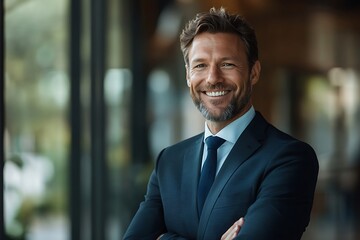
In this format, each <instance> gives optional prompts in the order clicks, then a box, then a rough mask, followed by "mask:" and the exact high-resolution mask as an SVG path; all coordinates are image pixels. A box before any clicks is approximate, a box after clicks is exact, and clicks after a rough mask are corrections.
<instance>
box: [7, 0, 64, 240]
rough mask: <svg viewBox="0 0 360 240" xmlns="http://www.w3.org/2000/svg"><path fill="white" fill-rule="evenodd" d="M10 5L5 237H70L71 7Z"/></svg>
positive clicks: (37, 0)
mask: <svg viewBox="0 0 360 240" xmlns="http://www.w3.org/2000/svg"><path fill="white" fill-rule="evenodd" d="M5 3H6V4H5V36H6V37H5V43H6V44H5V45H6V53H5V75H6V82H5V114H6V126H5V132H6V148H5V156H6V162H5V171H4V181H5V191H4V198H5V227H6V234H7V235H8V239H36V240H41V239H53V240H57V239H59V240H60V239H61V240H62V239H68V235H69V234H68V228H69V219H68V214H67V212H68V210H67V205H68V202H67V196H68V195H67V191H68V189H67V182H66V180H67V179H68V176H67V174H68V173H67V172H68V171H67V168H68V155H69V140H70V132H69V125H68V110H69V109H68V108H69V105H68V104H69V79H68V68H67V60H68V54H67V53H68V46H67V39H68V25H67V4H68V2H67V1H66V0H53V1H46V0H31V1H10V0H8V1H5Z"/></svg>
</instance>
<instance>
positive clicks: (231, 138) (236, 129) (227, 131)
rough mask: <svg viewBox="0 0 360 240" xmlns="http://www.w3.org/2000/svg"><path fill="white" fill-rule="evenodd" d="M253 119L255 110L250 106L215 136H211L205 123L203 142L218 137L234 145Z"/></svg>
mask: <svg viewBox="0 0 360 240" xmlns="http://www.w3.org/2000/svg"><path fill="white" fill-rule="evenodd" d="M254 117H255V109H254V107H253V106H252V107H251V108H250V109H249V110H248V111H247V112H246V113H245V114H244V115H242V116H241V117H239V118H238V119H236V120H235V121H233V122H231V123H230V124H229V125H227V126H226V127H224V128H223V129H221V130H220V131H219V132H218V133H217V134H215V135H213V134H212V133H211V131H210V130H209V128H208V126H207V124H206V123H205V133H204V141H205V139H206V138H207V137H209V136H218V137H221V138H223V139H225V140H226V141H228V142H231V143H232V144H235V142H236V141H237V139H238V138H239V137H240V135H241V134H242V133H243V131H244V130H245V128H246V127H247V126H248V125H249V124H250V122H251V120H252V119H253V118H254Z"/></svg>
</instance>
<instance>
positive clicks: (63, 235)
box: [0, 0, 360, 240]
mask: <svg viewBox="0 0 360 240" xmlns="http://www.w3.org/2000/svg"><path fill="white" fill-rule="evenodd" d="M1 2H2V3H3V12H4V14H3V15H2V16H1V17H2V23H3V28H2V34H1V35H2V36H4V38H3V39H2V40H3V41H2V43H3V44H4V45H3V50H4V52H3V53H2V57H3V61H2V63H3V67H2V68H1V69H2V70H3V72H2V74H1V75H2V78H1V80H2V82H1V86H2V87H1V103H3V104H1V119H2V120H5V126H4V129H2V130H3V132H4V139H3V140H2V141H1V143H3V144H1V153H2V155H3V156H4V162H3V163H4V164H3V167H4V168H3V171H0V172H1V180H2V181H3V184H4V188H3V189H4V191H3V192H2V196H3V198H2V201H1V202H2V203H3V204H2V205H3V206H2V207H3V215H4V216H3V219H4V221H3V223H4V225H3V227H4V232H5V233H2V234H3V235H4V234H5V235H6V238H5V236H4V238H5V239H9V240H15V239H16V240H23V239H26V240H45V239H46V240H48V239H52V240H115V239H121V238H122V236H123V234H124V231H125V230H126V227H127V226H128V224H129V222H130V220H131V218H132V216H133V214H134V213H135V211H136V210H137V208H138V206H139V203H140V201H142V200H143V196H144V193H145V189H146V184H147V180H148V177H149V174H150V172H151V170H152V168H153V163H154V160H155V158H156V156H157V154H158V153H159V151H160V150H161V149H162V148H164V147H166V146H168V145H170V144H173V143H176V142H178V141H180V140H182V139H184V138H187V137H189V136H192V135H195V134H197V133H199V132H201V131H202V130H203V126H204V125H203V119H202V117H201V116H200V114H199V113H198V112H197V110H196V109H195V107H193V104H192V101H191V99H190V97H189V95H188V88H187V86H186V81H185V70H184V63H183V59H182V55H181V52H180V47H179V43H178V36H179V33H180V31H181V29H182V28H183V26H184V24H185V23H186V22H187V21H188V20H189V19H190V18H192V17H193V16H194V14H195V13H196V12H198V11H208V10H209V8H210V7H212V6H215V7H220V6H224V7H225V8H227V9H228V10H229V11H230V12H239V13H240V14H242V15H244V16H245V17H246V18H247V19H248V21H249V22H250V23H251V24H252V25H253V26H254V28H255V29H256V32H257V36H258V42H259V49H260V60H261V63H262V73H261V79H260V82H259V83H258V84H257V86H256V91H255V102H254V104H255V107H256V109H257V110H259V111H261V112H262V113H263V115H264V116H265V117H266V118H267V119H268V120H269V121H270V122H272V123H273V124H274V125H275V126H277V127H278V128H280V129H281V130H283V131H285V132H288V133H290V134H292V135H294V136H296V137H297V138H299V139H301V140H304V141H306V142H308V143H310V144H311V145H312V146H313V147H314V149H315V150H316V152H317V155H318V158H319V162H320V173H319V180H318V185H317V189H316V196H315V202H314V207H313V212H312V218H311V222H310V225H309V227H308V229H307V231H306V233H305V234H304V237H303V239H304V240H323V239H327V240H340V239H341V240H355V239H360V204H359V203H360V97H359V95H360V94H359V93H360V4H359V1H357V0H302V1H295V0H294V1H291V0H290V1H289V0H236V1H235V0H223V1H220V0H211V1H209V0H152V1H147V0H131V1H130V0H102V1H98V0H88V1H86V0H82V1H81V0H79V1H71V0H52V1H48V0H2V1H1ZM2 125H3V124H2ZM304 177H306V174H305V175H304ZM0 222H2V221H0Z"/></svg>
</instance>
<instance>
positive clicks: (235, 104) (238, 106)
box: [192, 86, 251, 122]
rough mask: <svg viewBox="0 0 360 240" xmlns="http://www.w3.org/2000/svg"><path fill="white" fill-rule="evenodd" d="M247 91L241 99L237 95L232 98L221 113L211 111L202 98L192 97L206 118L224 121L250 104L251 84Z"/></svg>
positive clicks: (213, 120)
mask: <svg viewBox="0 0 360 240" xmlns="http://www.w3.org/2000/svg"><path fill="white" fill-rule="evenodd" d="M245 91H246V93H245V95H244V96H243V97H242V98H241V99H240V100H238V99H237V98H235V97H234V98H233V99H231V102H230V104H229V105H227V106H226V108H225V109H224V110H223V111H222V113H221V114H220V115H215V114H213V113H211V112H210V111H209V109H208V108H207V107H206V106H205V104H204V103H203V102H202V101H201V100H200V99H198V98H194V97H192V99H193V102H194V104H195V106H196V107H197V109H198V110H199V111H200V113H201V114H202V115H203V117H204V118H205V119H206V120H208V121H212V122H223V121H227V120H229V119H232V118H233V117H235V116H236V115H237V114H239V113H240V112H241V111H242V110H244V108H245V107H246V106H247V105H248V103H249V101H250V98H251V86H249V88H248V89H246V90H245Z"/></svg>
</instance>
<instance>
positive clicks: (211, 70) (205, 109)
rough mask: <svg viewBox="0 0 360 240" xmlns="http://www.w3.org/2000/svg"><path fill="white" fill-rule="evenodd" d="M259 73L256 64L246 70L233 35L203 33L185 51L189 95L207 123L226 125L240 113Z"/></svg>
mask: <svg viewBox="0 0 360 240" xmlns="http://www.w3.org/2000/svg"><path fill="white" fill-rule="evenodd" d="M259 74H260V63H259V62H256V63H255V64H254V67H253V69H252V71H251V72H250V71H249V64H248V60H247V55H246V48H245V45H244V43H243V41H242V40H241V39H240V38H239V37H238V36H237V35H235V34H231V33H215V34H214V33H207V32H204V33H201V34H199V35H198V36H196V37H195V38H194V40H193V42H192V45H191V47H190V49H189V64H188V66H186V76H187V82H188V86H189V88H190V95H191V97H192V99H193V101H194V103H195V105H196V107H197V108H198V109H199V111H200V112H201V113H202V114H203V116H204V117H205V119H207V120H209V121H213V122H228V121H232V120H234V119H235V118H237V117H239V116H241V115H242V114H244V113H245V112H246V111H247V110H248V109H249V108H250V107H251V92H252V85H254V84H255V83H256V82H257V80H258V78H259Z"/></svg>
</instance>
